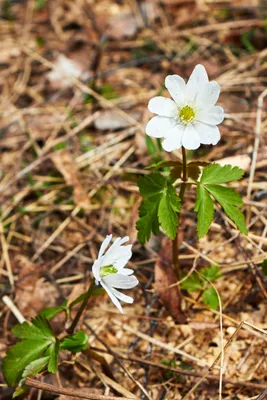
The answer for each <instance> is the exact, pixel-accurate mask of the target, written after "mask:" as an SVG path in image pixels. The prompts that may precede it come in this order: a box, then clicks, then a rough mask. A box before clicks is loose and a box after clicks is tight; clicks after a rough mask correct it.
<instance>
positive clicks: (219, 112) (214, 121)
mask: <svg viewBox="0 0 267 400" xmlns="http://www.w3.org/2000/svg"><path fill="white" fill-rule="evenodd" d="M197 120H198V121H200V122H203V123H204V124H209V125H218V124H220V123H221V122H222V121H223V120H224V110H223V108H222V107H220V106H213V107H210V108H208V109H205V110H201V111H199V113H198V114H197Z"/></svg>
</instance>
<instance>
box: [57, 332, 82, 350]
mask: <svg viewBox="0 0 267 400" xmlns="http://www.w3.org/2000/svg"><path fill="white" fill-rule="evenodd" d="M88 340H89V337H88V336H87V335H86V333H84V332H83V331H79V332H76V333H75V334H74V335H73V336H70V337H68V338H66V339H64V340H63V342H62V343H61V345H60V348H61V349H64V350H69V351H71V352H72V353H78V352H80V351H82V350H85V349H87V348H88Z"/></svg>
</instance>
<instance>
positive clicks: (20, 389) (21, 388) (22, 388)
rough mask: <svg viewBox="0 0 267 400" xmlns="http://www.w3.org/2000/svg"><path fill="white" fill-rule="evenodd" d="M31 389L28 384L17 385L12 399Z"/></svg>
mask: <svg viewBox="0 0 267 400" xmlns="http://www.w3.org/2000/svg"><path fill="white" fill-rule="evenodd" d="M28 390H29V388H28V386H25V385H23V386H17V387H16V390H15V392H14V393H13V396H12V399H15V398H16V397H19V396H21V395H22V394H24V393H26V392H27V391H28Z"/></svg>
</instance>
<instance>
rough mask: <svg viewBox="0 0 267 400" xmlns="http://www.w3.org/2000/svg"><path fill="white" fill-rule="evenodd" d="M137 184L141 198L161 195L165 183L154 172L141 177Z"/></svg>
mask: <svg viewBox="0 0 267 400" xmlns="http://www.w3.org/2000/svg"><path fill="white" fill-rule="evenodd" d="M137 184H138V187H139V190H140V193H141V195H142V197H152V196H155V195H160V194H161V192H162V191H163V190H164V188H165V187H166V184H167V181H166V178H165V177H164V176H163V175H161V174H160V173H159V172H154V173H153V174H151V175H145V176H141V177H140V178H139V179H138V182H137Z"/></svg>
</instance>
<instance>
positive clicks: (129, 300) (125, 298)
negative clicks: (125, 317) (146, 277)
mask: <svg viewBox="0 0 267 400" xmlns="http://www.w3.org/2000/svg"><path fill="white" fill-rule="evenodd" d="M110 290H111V292H112V293H113V294H114V296H116V297H117V298H118V299H119V300H121V301H124V302H125V303H129V304H132V303H133V298H132V297H130V296H126V294H124V293H121V292H119V291H118V290H116V289H114V288H111V289H110Z"/></svg>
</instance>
